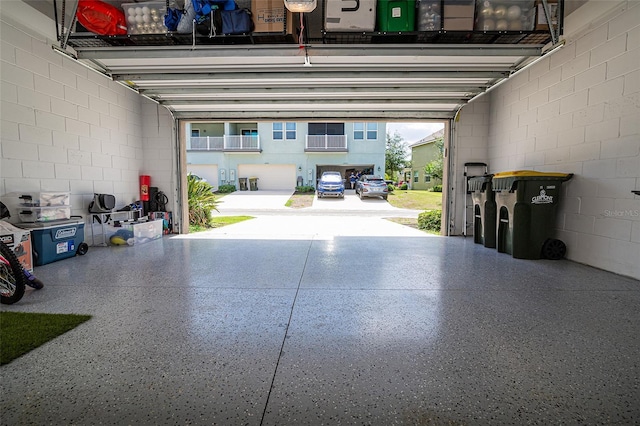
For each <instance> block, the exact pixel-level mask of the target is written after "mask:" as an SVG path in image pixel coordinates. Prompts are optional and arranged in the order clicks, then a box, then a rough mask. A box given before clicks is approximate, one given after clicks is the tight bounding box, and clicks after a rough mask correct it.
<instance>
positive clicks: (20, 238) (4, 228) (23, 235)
mask: <svg viewBox="0 0 640 426" xmlns="http://www.w3.org/2000/svg"><path fill="white" fill-rule="evenodd" d="M0 241H2V242H3V243H5V244H6V245H7V246H9V248H10V249H11V250H13V252H14V253H15V255H16V257H17V258H18V261H19V262H20V263H21V264H22V267H23V268H24V269H26V270H27V271H29V272H33V257H32V249H31V231H29V230H27V229H21V228H18V227H15V226H13V225H12V224H10V223H9V222H5V221H0Z"/></svg>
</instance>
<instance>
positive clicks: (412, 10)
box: [377, 0, 416, 32]
mask: <svg viewBox="0 0 640 426" xmlns="http://www.w3.org/2000/svg"><path fill="white" fill-rule="evenodd" d="M377 17H378V31H391V32H395V31H413V30H414V29H415V23H416V1H415V0H378V6H377Z"/></svg>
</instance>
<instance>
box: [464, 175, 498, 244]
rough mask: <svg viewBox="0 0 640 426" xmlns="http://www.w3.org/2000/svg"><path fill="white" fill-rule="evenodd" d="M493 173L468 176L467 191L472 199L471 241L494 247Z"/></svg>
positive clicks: (494, 201)
mask: <svg viewBox="0 0 640 426" xmlns="http://www.w3.org/2000/svg"><path fill="white" fill-rule="evenodd" d="M492 176H493V175H483V176H473V177H470V178H469V180H468V182H469V184H468V185H469V188H468V189H469V191H471V198H472V199H473V242H474V243H476V244H483V245H484V246H485V247H489V248H496V211H497V209H496V199H495V193H494V192H493V190H492V188H491V177H492Z"/></svg>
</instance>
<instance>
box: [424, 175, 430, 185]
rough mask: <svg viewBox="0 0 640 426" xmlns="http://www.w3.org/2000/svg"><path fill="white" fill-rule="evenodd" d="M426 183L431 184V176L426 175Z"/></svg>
mask: <svg viewBox="0 0 640 426" xmlns="http://www.w3.org/2000/svg"><path fill="white" fill-rule="evenodd" d="M424 182H425V183H429V182H431V176H429V175H427V174H425V175H424Z"/></svg>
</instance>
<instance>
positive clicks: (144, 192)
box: [140, 175, 151, 201]
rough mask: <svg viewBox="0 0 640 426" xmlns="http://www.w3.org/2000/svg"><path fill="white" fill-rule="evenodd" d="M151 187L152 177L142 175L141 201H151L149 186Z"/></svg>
mask: <svg viewBox="0 0 640 426" xmlns="http://www.w3.org/2000/svg"><path fill="white" fill-rule="evenodd" d="M150 185H151V176H149V175H140V200H141V201H149V186H150Z"/></svg>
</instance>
